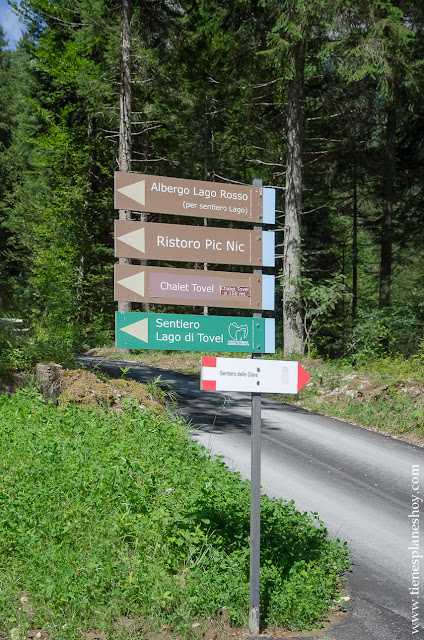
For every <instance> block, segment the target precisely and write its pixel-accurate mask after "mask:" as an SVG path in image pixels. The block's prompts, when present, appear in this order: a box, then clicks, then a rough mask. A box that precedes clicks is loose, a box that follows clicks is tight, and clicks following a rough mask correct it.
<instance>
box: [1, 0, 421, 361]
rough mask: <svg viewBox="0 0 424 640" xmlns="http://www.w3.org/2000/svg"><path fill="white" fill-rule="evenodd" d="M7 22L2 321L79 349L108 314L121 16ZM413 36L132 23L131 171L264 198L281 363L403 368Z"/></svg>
mask: <svg viewBox="0 0 424 640" xmlns="http://www.w3.org/2000/svg"><path fill="white" fill-rule="evenodd" d="M19 12H20V15H21V18H22V20H23V22H24V25H25V31H24V35H23V37H22V39H21V41H20V42H19V44H18V46H17V47H16V49H15V50H10V49H8V47H7V44H6V41H5V37H4V34H3V33H0V254H1V262H0V281H1V294H0V312H1V313H2V314H6V315H19V316H21V317H24V318H25V319H26V320H27V321H28V322H30V323H31V324H32V325H33V326H34V325H39V326H40V325H43V326H50V327H57V326H61V327H73V330H74V335H75V336H77V338H76V339H77V341H79V342H80V343H81V345H82V344H92V343H94V342H96V341H98V340H99V339H100V338H101V339H105V337H106V336H107V335H108V333H109V334H110V332H111V331H112V328H113V311H114V308H115V304H114V302H113V278H112V273H113V263H114V258H113V220H114V218H115V217H117V214H116V212H115V211H114V209H113V202H112V198H113V188H112V185H113V172H114V171H115V170H117V169H118V168H119V162H120V160H119V144H118V143H119V131H120V126H122V121H121V122H120V95H121V98H122V92H121V86H122V85H121V78H122V74H121V66H120V40H121V35H120V34H121V3H119V2H115V3H110V2H106V0H94V1H93V0H90V1H88V0H73V1H72V2H70V0H23V1H22V2H21V3H20V8H19ZM423 23H424V15H423V11H422V7H421V3H420V2H418V0H411V1H408V2H406V1H403V0H382V1H381V2H379V3H375V2H372V1H371V0H361V2H353V0H345V1H344V2H339V0H314V1H313V2H306V1H305V0H287V2H284V3H280V2H276V1H275V0H260V1H258V0H235V1H232V2H229V1H228V2H227V1H224V2H217V1H216V0H182V2H180V3H169V2H167V1H166V0H153V1H151V2H145V1H141V0H133V1H132V3H131V23H130V38H131V41H130V43H129V45H130V49H128V51H130V52H131V53H130V59H129V68H130V70H131V78H130V80H131V82H130V89H131V120H130V122H128V123H127V129H128V130H130V131H131V169H132V170H133V171H139V172H144V173H151V174H158V175H169V176H176V177H181V178H193V179H202V180H215V181H222V182H229V183H232V182H236V183H242V184H251V182H252V179H253V178H254V177H260V178H262V180H263V183H264V185H265V186H273V187H275V188H276V189H277V193H278V198H277V209H278V232H277V239H278V248H277V254H278V256H279V259H278V270H277V275H278V276H279V278H278V282H279V287H280V289H281V293H282V302H281V304H280V305H279V309H278V310H277V318H278V324H277V332H278V339H279V343H280V346H282V347H284V349H285V352H286V353H287V354H288V353H296V352H297V353H299V352H300V353H301V352H303V351H304V350H305V349H306V348H307V350H308V352H309V353H311V354H312V355H314V354H315V355H330V356H340V355H344V354H347V353H353V352H354V351H355V350H357V349H359V348H360V344H359V343H358V340H357V336H358V335H361V332H368V333H369V332H370V326H371V325H372V333H373V335H375V340H374V343H373V344H374V346H373V347H372V348H373V349H374V350H375V351H376V352H379V351H381V350H387V349H391V350H394V351H402V352H405V353H413V352H415V351H416V350H417V349H418V346H419V343H420V340H421V339H422V326H423V321H424V293H423V291H424V288H423V284H424V283H423V275H422V274H423V273H424V270H423V267H424V255H423V249H422V247H423V242H422V241H423V235H424V224H423V217H422V209H423V200H424V197H423V177H422V176H423V171H422V168H423V167H422V165H423V159H424V157H423V156H424V153H423V144H424V143H423V131H424V121H423V113H424V110H423V100H424V98H423V96H424V91H423V84H424V78H423V55H424V38H423ZM131 215H132V216H133V217H134V218H135V219H138V218H137V216H138V214H134V213H133V214H131ZM151 219H152V220H153V221H158V220H159V217H158V216H156V217H153V216H152V218H151ZM162 219H163V220H165V218H164V217H162ZM173 221H175V220H173ZM194 223H195V224H198V222H194ZM220 224H221V225H222V224H225V223H222V222H221V223H220ZM181 266H185V265H181ZM187 266H193V265H187ZM218 268H219V267H218ZM213 312H214V311H213V309H211V310H210V313H213ZM370 323H371V324H370ZM312 324H313V329H312Z"/></svg>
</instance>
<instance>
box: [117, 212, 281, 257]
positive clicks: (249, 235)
mask: <svg viewBox="0 0 424 640" xmlns="http://www.w3.org/2000/svg"><path fill="white" fill-rule="evenodd" d="M115 256H116V257H117V258H140V259H149V258H150V259H152V260H166V261H169V260H171V261H173V262H174V261H175V262H211V263H214V264H243V265H251V266H261V267H273V266H275V232H274V231H258V230H250V229H226V228H221V227H203V226H200V225H193V224H186V225H181V224H162V223H160V224H158V223H156V222H138V221H135V220H116V221H115Z"/></svg>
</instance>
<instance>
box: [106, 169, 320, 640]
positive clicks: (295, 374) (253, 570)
mask: <svg viewBox="0 0 424 640" xmlns="http://www.w3.org/2000/svg"><path fill="white" fill-rule="evenodd" d="M115 208H117V209H127V210H131V211H141V212H150V213H164V214H171V215H178V216H192V217H200V218H203V219H205V218H212V219H222V220H236V221H239V222H242V223H251V224H252V223H253V224H255V225H261V224H274V222H275V190H274V189H269V188H264V187H262V182H261V181H260V180H255V181H254V184H253V186H245V185H234V184H231V185H228V184H222V183H216V182H202V181H197V180H182V179H179V178H168V177H163V176H151V175H144V174H136V173H123V172H117V173H115ZM115 255H116V256H117V257H121V258H138V259H142V260H146V259H150V260H166V261H167V262H169V261H171V262H172V261H176V262H178V261H180V262H196V263H214V264H237V265H245V266H253V267H259V269H258V268H256V269H255V270H254V272H253V273H234V272H224V271H203V270H200V269H198V270H196V269H195V270H193V269H173V268H164V267H155V266H141V265H115V299H116V300H124V301H133V302H151V303H152V302H153V303H154V302H156V303H158V304H173V305H175V304H177V305H194V306H197V305H204V306H207V307H229V308H240V309H249V310H251V311H253V312H254V313H253V314H252V316H251V317H240V316H234V317H230V316H213V315H212V316H210V315H209V316H205V315H204V316H200V315H188V314H187V315H186V314H162V313H140V312H118V313H117V314H116V346H117V347H118V348H124V349H161V350H179V351H221V352H235V353H237V352H240V353H251V354H252V360H242V359H235V358H234V359H233V358H231V359H230V358H215V357H204V358H203V362H202V380H201V388H202V390H204V391H206V390H208V391H212V390H216V391H220V390H222V391H229V390H234V391H245V392H251V393H252V458H251V459H252V462H251V516H250V519H251V528H250V610H249V625H250V632H251V634H252V635H254V636H258V634H259V571H260V493H261V489H260V439H261V437H260V431H261V392H275V393H296V392H297V391H295V389H296V390H298V389H300V388H301V386H303V385H304V384H306V382H307V380H308V379H309V376H308V374H307V373H306V372H305V371H304V370H303V369H302V368H301V367H300V365H299V364H298V363H292V362H273V361H264V360H260V359H256V358H260V356H261V354H262V353H274V352H275V320H274V319H273V318H262V314H261V310H273V309H274V277H273V276H268V275H263V274H262V270H261V269H262V267H266V266H274V265H275V234H274V233H273V232H269V231H263V230H262V228H261V227H259V226H255V227H254V229H252V230H247V229H221V228H217V227H200V226H197V225H172V224H161V223H146V222H135V221H124V220H120V221H117V222H116V225H115ZM300 385H301V386H300Z"/></svg>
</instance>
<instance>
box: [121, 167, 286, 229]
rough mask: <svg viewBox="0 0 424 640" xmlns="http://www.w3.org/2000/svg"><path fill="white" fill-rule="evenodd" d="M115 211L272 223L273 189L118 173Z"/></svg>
mask: <svg viewBox="0 0 424 640" xmlns="http://www.w3.org/2000/svg"><path fill="white" fill-rule="evenodd" d="M115 209H129V210H133V211H146V212H147V211H148V212H150V213H167V214H171V215H179V216H194V217H197V218H220V219H223V220H237V221H241V222H258V223H260V224H274V222H275V189H271V188H267V187H253V186H250V185H238V184H228V183H221V182H207V181H202V180H184V179H181V178H171V177H166V176H151V175H147V174H143V173H131V172H123V171H117V172H116V173H115Z"/></svg>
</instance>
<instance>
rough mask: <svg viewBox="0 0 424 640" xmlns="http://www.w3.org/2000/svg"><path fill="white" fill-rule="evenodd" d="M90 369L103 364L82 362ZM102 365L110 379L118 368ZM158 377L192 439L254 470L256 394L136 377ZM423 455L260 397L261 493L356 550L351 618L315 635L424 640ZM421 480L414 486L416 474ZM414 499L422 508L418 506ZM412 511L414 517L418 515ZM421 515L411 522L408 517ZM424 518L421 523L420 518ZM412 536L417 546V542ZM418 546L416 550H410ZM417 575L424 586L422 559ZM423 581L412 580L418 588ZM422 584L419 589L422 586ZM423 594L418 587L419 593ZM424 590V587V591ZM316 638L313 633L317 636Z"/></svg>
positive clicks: (140, 371)
mask: <svg viewBox="0 0 424 640" xmlns="http://www.w3.org/2000/svg"><path fill="white" fill-rule="evenodd" d="M82 360H83V361H84V362H85V363H86V364H92V363H94V362H97V360H96V359H93V358H87V357H85V358H82ZM128 364H129V363H123V362H121V363H119V364H118V363H116V362H115V363H113V362H104V363H103V364H102V365H101V366H102V368H104V369H105V370H107V371H108V372H109V373H111V374H113V373H114V372H116V373H117V374H118V375H120V373H121V372H120V369H119V366H126V365H128ZM158 374H161V376H162V379H163V380H166V381H168V382H170V383H171V384H173V385H174V387H175V389H176V390H177V391H178V393H179V394H180V399H179V407H180V411H182V412H183V413H184V414H186V415H187V416H189V418H190V420H191V423H192V425H193V430H194V437H195V438H196V440H198V441H199V442H200V443H202V444H204V445H205V446H207V447H209V448H210V449H211V450H212V451H213V452H215V453H217V454H220V455H223V456H224V457H225V459H226V461H227V464H228V465H229V467H230V468H232V469H235V470H237V471H240V472H241V474H242V475H243V476H244V477H245V478H249V474H250V397H249V395H248V394H236V393H234V394H225V396H224V395H221V394H218V393H212V392H202V393H200V392H199V381H198V379H197V378H195V377H190V376H182V375H180V374H176V373H173V372H169V371H164V370H159V369H153V368H151V367H142V366H134V367H132V369H131V375H132V376H133V377H134V378H136V379H139V380H141V381H142V380H143V379H145V378H148V377H152V376H156V375H158ZM417 465H418V466H419V468H420V469H421V476H422V472H423V471H424V449H422V448H419V447H414V446H412V445H409V444H406V443H404V442H401V441H399V440H395V439H393V438H387V437H385V436H382V435H380V434H377V433H374V432H371V431H368V430H366V429H362V428H359V427H356V426H354V425H350V424H347V423H344V422H341V421H339V420H334V419H330V418H325V417H323V416H319V415H316V414H312V413H310V412H307V411H305V410H302V409H298V408H296V407H291V406H289V405H286V404H281V403H277V402H275V401H271V400H268V399H263V400H262V487H263V491H264V492H266V493H267V494H268V495H270V496H278V497H283V498H286V499H294V500H295V503H296V506H297V508H298V509H300V510H302V511H311V512H318V514H319V516H320V519H321V520H323V521H324V523H325V525H326V526H327V528H328V530H329V532H330V534H331V535H332V536H334V537H337V538H340V539H341V540H343V541H344V540H347V541H348V544H349V547H350V549H351V550H352V558H353V568H352V572H351V574H350V575H349V580H348V589H349V595H351V596H352V597H353V598H354V599H353V601H352V603H350V604H349V614H348V615H347V616H344V618H343V619H342V621H341V622H340V623H339V624H338V625H336V626H334V627H333V628H332V629H330V630H327V631H325V632H324V633H323V634H322V635H321V634H317V635H316V637H318V635H319V637H320V638H324V639H325V640H406V639H407V638H424V603H423V605H422V606H421V611H420V609H419V608H418V609H417V611H418V613H419V614H420V616H421V621H420V626H419V627H417V629H416V630H415V633H413V631H414V629H413V626H412V621H411V615H412V614H411V610H412V601H413V600H415V601H417V602H418V603H419V601H420V599H419V597H418V598H417V597H415V596H413V595H411V594H410V588H412V578H413V576H412V560H413V555H415V556H420V555H423V556H424V529H423V533H422V536H421V537H422V541H421V549H420V548H419V547H418V549H415V547H414V544H418V545H419V541H420V540H419V531H416V532H415V533H413V524H414V526H415V528H417V525H418V524H419V514H418V511H417V510H419V508H420V511H421V514H423V518H424V506H422V503H421V498H424V478H423V479H422V480H421V482H422V486H421V487H419V482H420V481H419V472H418V466H417ZM413 476H414V477H415V478H416V482H415V487H414V488H413V487H412V477H413ZM412 496H416V497H417V498H419V502H417V503H416V504H414V505H413V504H412V499H413V498H412ZM414 510H415V511H414ZM412 515H415V516H417V515H418V519H417V517H415V518H412V517H410V516H412ZM423 522H424V520H423ZM413 536H415V540H414V541H413ZM412 547H413V548H412ZM417 559H418V561H420V562H421V570H420V569H419V568H418V570H417V571H416V576H415V579H416V580H419V577H420V576H419V574H420V573H421V575H422V576H423V578H422V579H423V580H424V559H421V560H420V558H417ZM416 584H418V583H417V582H415V585H416ZM416 588H417V587H416ZM418 589H419V587H418ZM423 591H424V583H423V587H422V588H421V593H422V592H423ZM314 637H315V636H314Z"/></svg>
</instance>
